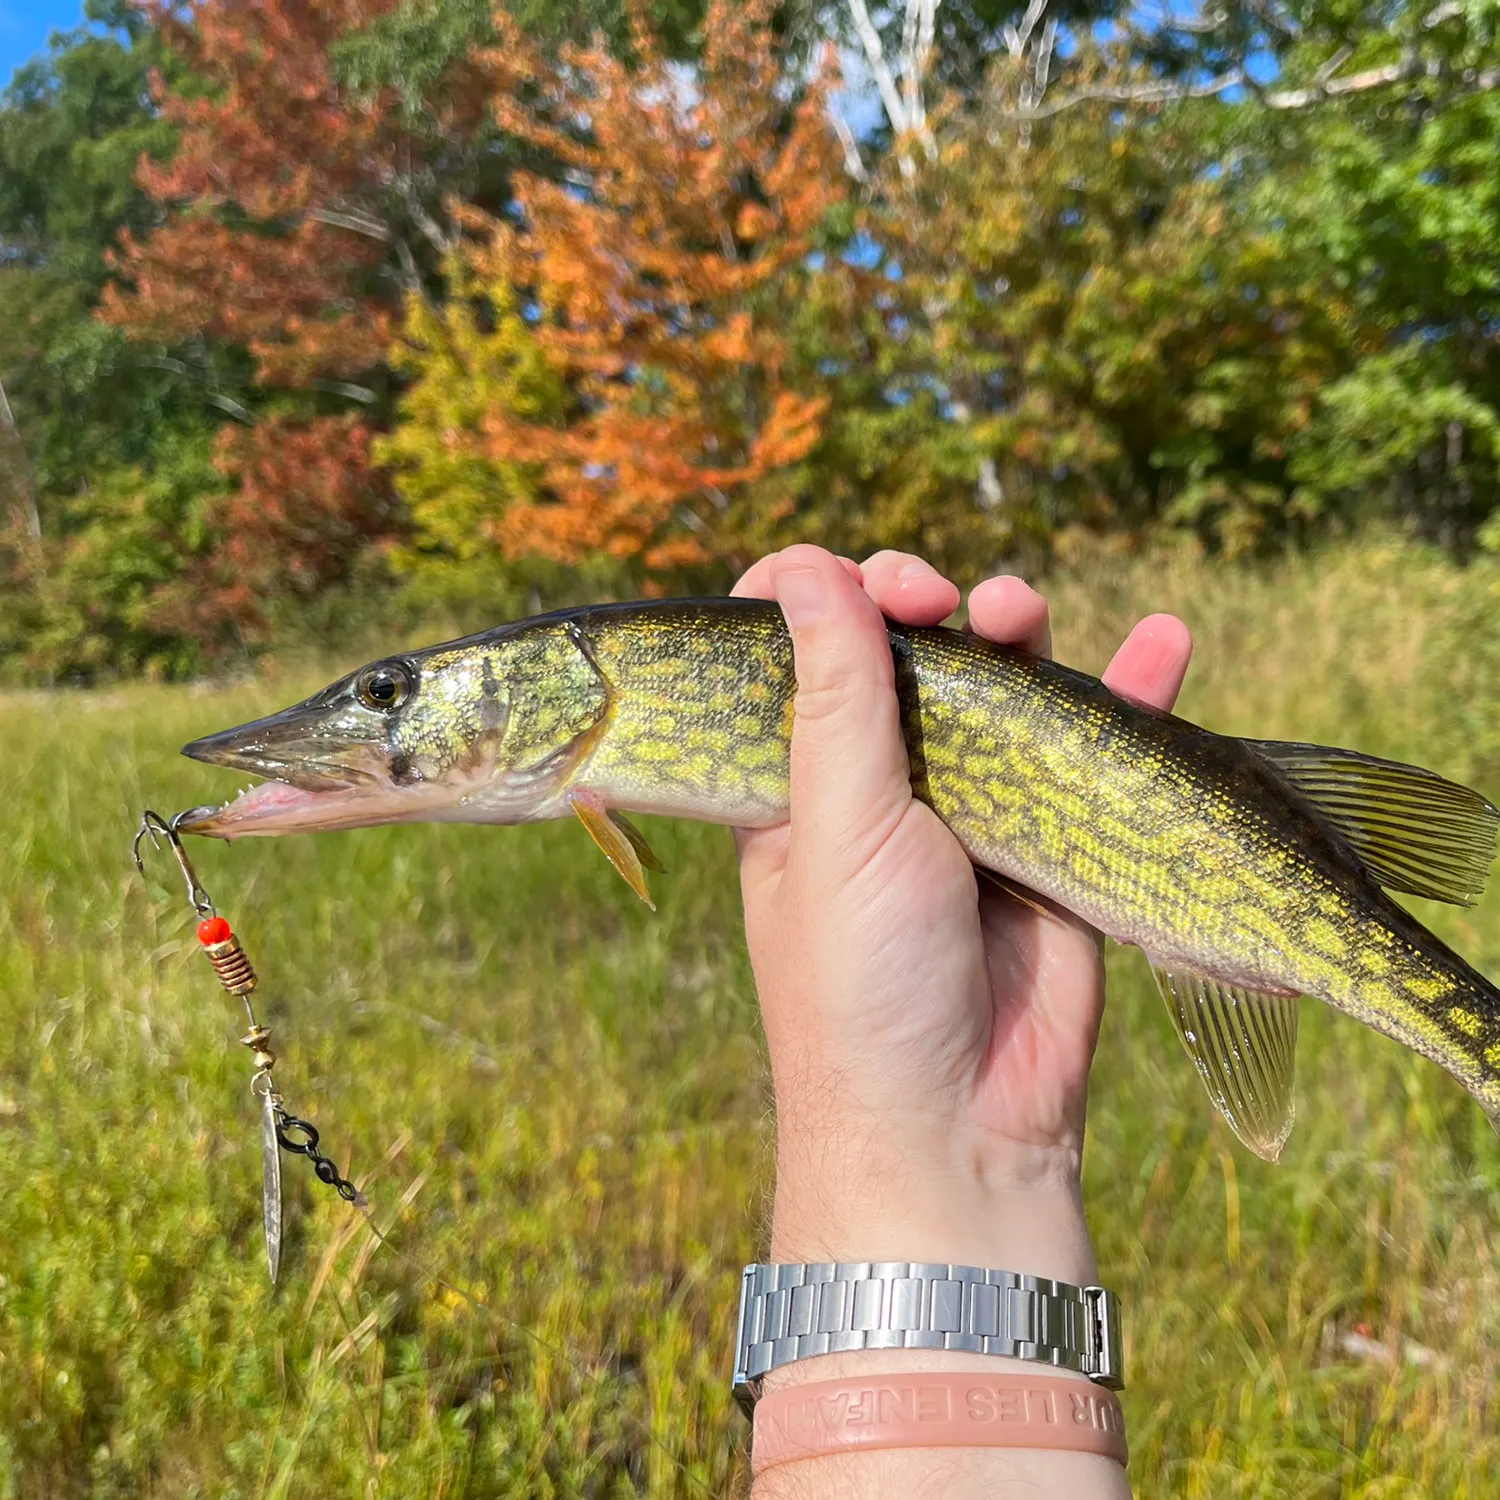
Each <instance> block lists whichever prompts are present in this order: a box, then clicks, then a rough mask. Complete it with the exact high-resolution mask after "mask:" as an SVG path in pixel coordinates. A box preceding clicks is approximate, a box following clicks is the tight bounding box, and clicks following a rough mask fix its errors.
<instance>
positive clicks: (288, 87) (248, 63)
mask: <svg viewBox="0 0 1500 1500" xmlns="http://www.w3.org/2000/svg"><path fill="white" fill-rule="evenodd" d="M398 9H399V7H398V4H397V0H255V3H250V0H205V3H203V4H201V5H198V6H195V7H194V8H193V10H192V11H191V13H189V14H188V15H186V16H181V15H178V14H177V13H176V12H175V11H174V10H173V9H172V8H170V7H168V6H167V5H165V4H162V5H159V6H155V7H153V9H152V14H153V16H154V18H155V20H156V23H157V24H158V25H159V26H160V27H161V28H162V30H163V32H164V33H165V35H166V36H167V38H168V40H169V42H170V44H171V46H172V48H173V50H174V53H175V55H176V56H177V57H178V58H179V59H181V60H182V62H183V63H184V65H185V66H186V68H187V69H188V70H189V74H188V80H189V81H185V82H184V84H183V85H182V86H180V87H177V88H169V89H166V90H165V91H164V92H163V94H162V97H161V110H162V113H163V115H164V117H165V118H166V119H167V120H168V121H170V122H171V123H173V124H174V125H175V126H176V127H177V129H178V130H179V132H180V143H179V145H178V149H177V151H176V153H175V155H174V156H173V157H172V159H171V160H170V161H169V162H166V163H157V162H152V161H149V160H148V161H143V162H142V164H141V168H140V176H141V181H142V183H143V185H144V186H145V188H146V190H147V192H148V193H149V194H150V196H151V197H152V198H153V199H155V200H156V201H157V202H158V203H160V204H162V205H163V206H164V207H165V208H166V209H167V210H168V212H167V216H166V218H165V221H164V222H163V223H162V224H161V225H160V226H159V227H157V228H155V229H154V230H153V231H151V232H150V233H148V234H145V235H136V234H128V233H127V234H126V235H125V236H124V237H123V244H122V251H121V254H120V256H119V259H118V263H117V270H118V274H119V278H120V279H119V282H118V283H117V284H116V285H115V286H113V287H112V288H110V290H109V292H108V293H107V294H106V297H105V301H104V306H103V316H104V317H105V318H106V320H108V321H109V322H111V323H113V324H115V325H117V326H119V327H122V328H124V329H126V330H127V331H128V332H129V333H130V335H131V337H132V338H134V339H135V340H137V341H138V342H141V343H144V344H148V345H149V344H153V343H154V344H159V345H163V346H169V345H173V344H180V343H182V342H183V341H187V340H197V341H202V342H204V343H207V344H209V345H212V346H229V347H237V348H243V349H244V350H246V351H247V353H248V355H249V358H250V362H251V365H250V372H249V373H250V379H249V383H248V386H247V389H246V390H245V391H244V392H243V393H242V399H241V401H240V403H239V409H238V411H237V413H236V415H237V417H238V419H239V420H238V423H237V424H230V425H227V426H226V427H225V429H224V431H223V433H222V435H221V439H220V442H219V447H218V463H219V466H220V468H221V469H222V471H223V472H224V473H225V475H226V477H227V478H228V479H229V480H230V481H231V486H232V496H231V498H230V499H229V500H228V501H226V503H225V504H224V506H223V507H222V508H221V510H220V512H219V515H218V521H219V524H220V527H221V529H222V531H223V533H224V538H225V540H224V545H223V546H222V547H220V548H216V549H215V551H214V554H213V555H212V557H210V558H208V559H206V560H205V561H204V562H203V564H202V565H201V566H200V567H199V568H198V569H197V570H196V571H195V572H194V573H192V574H190V575H189V576H188V577H187V578H186V579H185V581H184V587H183V588H182V589H181V590H180V591H179V593H178V597H176V598H175V599H167V600H164V601H163V602H164V607H165V608H166V609H167V610H168V612H169V613H172V614H173V615H174V617H177V618H180V619H184V620H186V619H188V618H191V620H192V621H193V628H195V629H196V630H198V631H199V632H200V633H206V634H207V635H208V636H209V637H210V638H211V636H212V632H213V629H214V628H215V622H216V621H217V622H218V624H219V625H221V626H223V627H227V628H232V629H234V630H237V631H241V632H254V631H256V630H257V629H259V628H261V627H263V626H264V623H265V615H264V610H263V608H262V604H263V601H264V600H266V599H267V598H272V597H275V596H277V595H279V594H291V595H294V596H296V595H307V594H312V593H316V592H318V591H319V590H321V589H324V588H326V587H327V586H329V585H330V584H332V583H336V582H338V581H339V580H341V579H343V578H345V577H347V576H348V571H349V568H350V566H351V564H352V562H353V561H354V559H355V558H357V556H358V555H359V553H360V551H361V549H362V547H363V546H365V545H367V544H369V543H370V542H372V541H377V540H379V539H382V538H384V537H386V536H388V535H390V534H391V533H392V532H393V530H394V529H395V528H396V526H397V523H398V518H397V513H396V508H395V506H394V504H393V501H392V497H391V495H390V493H389V488H388V486H387V485H385V484H384V483H383V482H382V479H381V476H380V475H379V474H378V473H377V472H374V471H372V469H371V467H370V464H369V444H370V440H371V437H372V435H373V433H374V432H375V431H376V430H377V429H378V428H379V427H380V425H382V423H383V420H384V415H385V408H386V406H387V404H388V402H389V398H390V394H391V390H392V380H391V376H390V372H389V370H388V368H387V365H386V353H387V350H388V348H389V345H390V343H391V338H392V332H393V328H394V322H395V313H396V310H397V309H398V307H399V305H400V302H401V298H402V296H403V295H405V294H409V293H411V292H413V291H419V290H421V289H422V288H423V287H424V286H425V284H426V283H427V281H428V279H429V278H430V277H431V276H432V274H433V270H434V267H435V265H436V263H437V261H438V260H439V259H440V257H441V256H442V254H444V253H445V252H446V251H447V249H448V248H449V246H450V243H451V236H452V232H453V231H452V226H451V225H450V224H448V223H447V222H446V220H445V218H444V216H443V213H442V201H443V195H444V192H445V191H446V190H447V189H449V188H452V187H455V186H460V185H462V186H466V187H467V188H468V190H469V191H470V192H471V193H475V194H476V195H477V196H479V197H480V198H481V199H482V198H483V192H482V191H480V183H479V179H480V178H482V176H483V173H482V171H481V170H480V169H478V168H475V167H474V161H475V160H477V158H478V156H479V155H481V154H482V153H480V152H478V150H477V148H476V149H475V150H474V151H473V152H472V153H471V157H470V158H469V159H466V160H465V162H464V163H460V162H459V161H458V160H456V158H457V157H459V156H461V155H462V153H461V152H459V151H458V150H457V149H456V148H455V147H454V145H453V143H454V142H464V141H470V142H472V141H474V140H475V138H476V137H477V136H479V135H484V134H487V133H489V129H490V128H489V125H488V123H487V122H488V113H487V100H488V88H489V84H488V82H487V80H486V78H485V70H484V68H483V67H482V66H481V65H479V64H478V63H476V62H475V61H474V60H472V59H471V58H470V57H469V55H468V53H467V52H459V53H458V55H456V56H452V57H448V58H445V59H444V60H443V65H442V67H441V68H440V69H439V70H438V76H437V77H436V78H435V79H434V80H432V83H431V88H430V90H429V92H430V96H431V97H430V100H429V101H428V106H427V111H428V112H427V113H426V114H425V115H422V116H421V117H420V118H414V116H413V113H412V111H411V109H410V108H409V107H408V105H409V101H407V100H404V99H403V97H402V96H401V94H400V92H399V91H398V90H396V89H395V88H393V87H390V86H378V85H376V84H373V83H372V84H371V85H370V86H369V87H365V88H361V87H358V86H356V85H355V84H353V83H350V82H348V81H346V79H345V78H344V77H343V76H342V74H341V71H340V53H339V47H340V45H341V44H344V43H348V42H349V41H350V39H351V38H357V37H358V36H359V35H360V33H361V30H362V28H366V27H369V26H372V25H374V24H376V23H379V22H382V21H385V22H389V21H391V19H392V18H393V16H395V14H396V13H397V11H398ZM366 61H368V59H366ZM434 142H437V143H439V145H437V146H434V145H433V143H434ZM444 153H446V155H444ZM437 155H443V156H444V159H443V161H442V162H441V164H440V165H438V164H435V162H434V160H433V158H434V156H437ZM466 167H468V168H473V170H471V171H470V180H468V181H467V182H466V181H465V180H464V170H465V169H466Z"/></svg>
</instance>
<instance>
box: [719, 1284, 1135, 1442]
mask: <svg viewBox="0 0 1500 1500" xmlns="http://www.w3.org/2000/svg"><path fill="white" fill-rule="evenodd" d="M844 1349H964V1350H967V1351H969V1352H970V1353H973V1354H1003V1355H1008V1356H1009V1357H1010V1358H1012V1359H1027V1360H1035V1361H1037V1362H1039V1363H1041V1364H1047V1365H1053V1366H1055V1367H1057V1368H1059V1369H1064V1370H1079V1371H1082V1373H1083V1374H1085V1375H1087V1376H1088V1377H1089V1378H1090V1379H1091V1380H1096V1381H1098V1383H1099V1384H1100V1385H1106V1386H1108V1387H1109V1388H1110V1389H1111V1390H1116V1391H1117V1390H1120V1389H1121V1388H1122V1387H1123V1386H1124V1384H1125V1381H1124V1378H1123V1374H1122V1370H1121V1359H1120V1309H1119V1304H1118V1302H1117V1301H1116V1299H1115V1297H1114V1295H1113V1294H1112V1293H1110V1292H1106V1291H1105V1290H1104V1288H1103V1287H1098V1286H1072V1285H1070V1284H1069V1283H1068V1282H1066V1281H1049V1280H1048V1279H1047V1278H1046V1277H1045V1276H1022V1275H1018V1274H1017V1273H1016V1272H1014V1271H987V1270H981V1269H980V1268H979V1267H977V1266H953V1265H938V1264H930V1263H927V1262H923V1261H904V1260H901V1261H868V1260H866V1261H851V1262H848V1263H839V1264H835V1263H834V1262H832V1261H828V1262H824V1263H822V1264H816V1265H775V1266H764V1265H755V1266H746V1267H745V1270H744V1273H743V1277H742V1280H741V1283H740V1326H739V1337H738V1340H737V1342H736V1345H735V1356H734V1394H735V1398H736V1399H737V1400H738V1401H739V1403H740V1405H741V1407H743V1408H744V1410H745V1412H746V1414H747V1415H748V1414H749V1413H750V1412H751V1411H752V1410H753V1409H754V1407H755V1403H756V1401H757V1400H758V1399H759V1398H760V1383H761V1379H762V1377H763V1376H764V1375H765V1374H766V1373H767V1371H770V1370H777V1369H780V1368H781V1366H782V1365H789V1364H792V1363H793V1362H794V1361H796V1360H799V1359H811V1358H812V1357H813V1356H814V1355H817V1354H832V1353H834V1352H836V1351H840V1350H844Z"/></svg>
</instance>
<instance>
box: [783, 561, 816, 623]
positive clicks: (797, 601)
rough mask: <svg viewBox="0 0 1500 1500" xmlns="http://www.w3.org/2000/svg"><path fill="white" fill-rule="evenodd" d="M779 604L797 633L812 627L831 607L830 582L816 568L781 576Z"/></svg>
mask: <svg viewBox="0 0 1500 1500" xmlns="http://www.w3.org/2000/svg"><path fill="white" fill-rule="evenodd" d="M776 602H777V603H778V604H780V606H781V612H782V614H784V615H785V616H786V622H787V624H788V625H790V626H791V627H792V629H793V630H796V629H797V628H798V627H799V626H801V625H811V624H812V623H813V622H814V621H815V620H819V619H821V618H822V615H823V611H824V610H825V609H827V608H828V580H827V579H826V578H824V576H823V575H822V574H821V573H820V572H818V571H817V569H816V568H791V569H788V570H787V571H786V572H785V573H778V574H777V575H776Z"/></svg>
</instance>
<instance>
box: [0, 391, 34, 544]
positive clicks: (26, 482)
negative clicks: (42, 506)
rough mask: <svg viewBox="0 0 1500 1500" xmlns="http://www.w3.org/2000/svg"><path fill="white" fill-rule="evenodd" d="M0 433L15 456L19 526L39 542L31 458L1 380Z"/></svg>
mask: <svg viewBox="0 0 1500 1500" xmlns="http://www.w3.org/2000/svg"><path fill="white" fill-rule="evenodd" d="M0 433H4V434H5V436H6V439H7V441H8V443H9V446H10V447H11V448H12V449H13V450H14V452H15V455H16V458H15V464H14V466H13V467H14V470H15V473H16V476H17V477H16V488H17V489H18V490H19V491H20V495H21V503H20V505H19V506H18V507H17V509H18V510H19V511H20V514H21V524H22V525H23V526H24V528H25V530H26V535H27V536H29V537H30V538H31V539H32V541H34V542H36V541H40V540H41V538H42V515H41V512H40V511H39V510H38V509H37V503H36V482H35V477H34V476H33V474H32V472H31V457H30V455H29V454H28V453H27V452H26V444H25V443H23V442H22V441H21V429H20V428H19V427H17V426H16V416H15V413H14V412H13V411H11V409H10V398H9V397H8V396H6V394H5V382H4V381H3V380H0ZM7 467H11V466H9V465H8V466H7Z"/></svg>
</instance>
